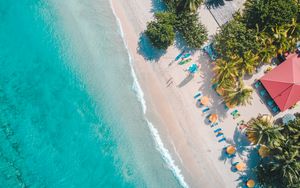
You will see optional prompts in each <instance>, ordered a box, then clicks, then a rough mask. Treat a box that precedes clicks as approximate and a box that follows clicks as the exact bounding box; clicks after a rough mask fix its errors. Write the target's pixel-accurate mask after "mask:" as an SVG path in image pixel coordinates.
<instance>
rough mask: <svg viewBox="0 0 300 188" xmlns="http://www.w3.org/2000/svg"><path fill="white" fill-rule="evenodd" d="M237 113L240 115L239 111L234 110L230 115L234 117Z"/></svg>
mask: <svg viewBox="0 0 300 188" xmlns="http://www.w3.org/2000/svg"><path fill="white" fill-rule="evenodd" d="M236 113H238V110H237V109H235V110H233V111H232V112H231V113H230V114H231V115H233V116H234V115H235V114H236Z"/></svg>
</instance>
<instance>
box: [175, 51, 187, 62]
mask: <svg viewBox="0 0 300 188" xmlns="http://www.w3.org/2000/svg"><path fill="white" fill-rule="evenodd" d="M184 52H185V51H184V50H183V51H182V52H181V53H180V54H179V55H178V56H176V58H175V61H177V60H179V59H180V58H181V56H182V55H183V54H184Z"/></svg>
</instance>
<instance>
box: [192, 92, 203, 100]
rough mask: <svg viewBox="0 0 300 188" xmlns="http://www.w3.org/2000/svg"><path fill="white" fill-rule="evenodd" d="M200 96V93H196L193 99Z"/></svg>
mask: <svg viewBox="0 0 300 188" xmlns="http://www.w3.org/2000/svg"><path fill="white" fill-rule="evenodd" d="M201 95H202V93H201V92H197V93H196V94H195V95H194V99H197V98H198V97H200V96H201Z"/></svg>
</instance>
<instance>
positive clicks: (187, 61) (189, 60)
mask: <svg viewBox="0 0 300 188" xmlns="http://www.w3.org/2000/svg"><path fill="white" fill-rule="evenodd" d="M191 61H192V58H189V59H186V60H182V61H180V62H179V63H178V64H179V65H184V64H186V63H189V62H191Z"/></svg>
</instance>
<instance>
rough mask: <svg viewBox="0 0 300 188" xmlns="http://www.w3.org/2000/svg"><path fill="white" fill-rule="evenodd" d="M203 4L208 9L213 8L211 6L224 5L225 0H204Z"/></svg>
mask: <svg viewBox="0 0 300 188" xmlns="http://www.w3.org/2000/svg"><path fill="white" fill-rule="evenodd" d="M205 5H206V6H207V7H208V8H209V9H211V8H212V9H213V8H218V7H220V6H224V5H225V2H224V0H206V2H205Z"/></svg>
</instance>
